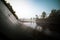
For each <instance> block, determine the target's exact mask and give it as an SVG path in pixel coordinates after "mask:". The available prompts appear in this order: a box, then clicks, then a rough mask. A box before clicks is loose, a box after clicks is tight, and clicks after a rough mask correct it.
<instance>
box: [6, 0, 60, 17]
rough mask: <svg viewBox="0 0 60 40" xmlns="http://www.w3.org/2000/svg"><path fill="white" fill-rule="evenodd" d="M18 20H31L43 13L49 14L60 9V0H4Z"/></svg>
mask: <svg viewBox="0 0 60 40" xmlns="http://www.w3.org/2000/svg"><path fill="white" fill-rule="evenodd" d="M6 1H8V2H9V3H10V4H11V5H12V7H13V9H14V10H15V12H16V14H17V15H18V17H19V18H31V17H32V18H33V17H35V15H41V13H42V12H43V11H45V12H46V13H47V15H48V14H49V13H50V11H51V10H52V9H57V10H58V9H60V0H6Z"/></svg>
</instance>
